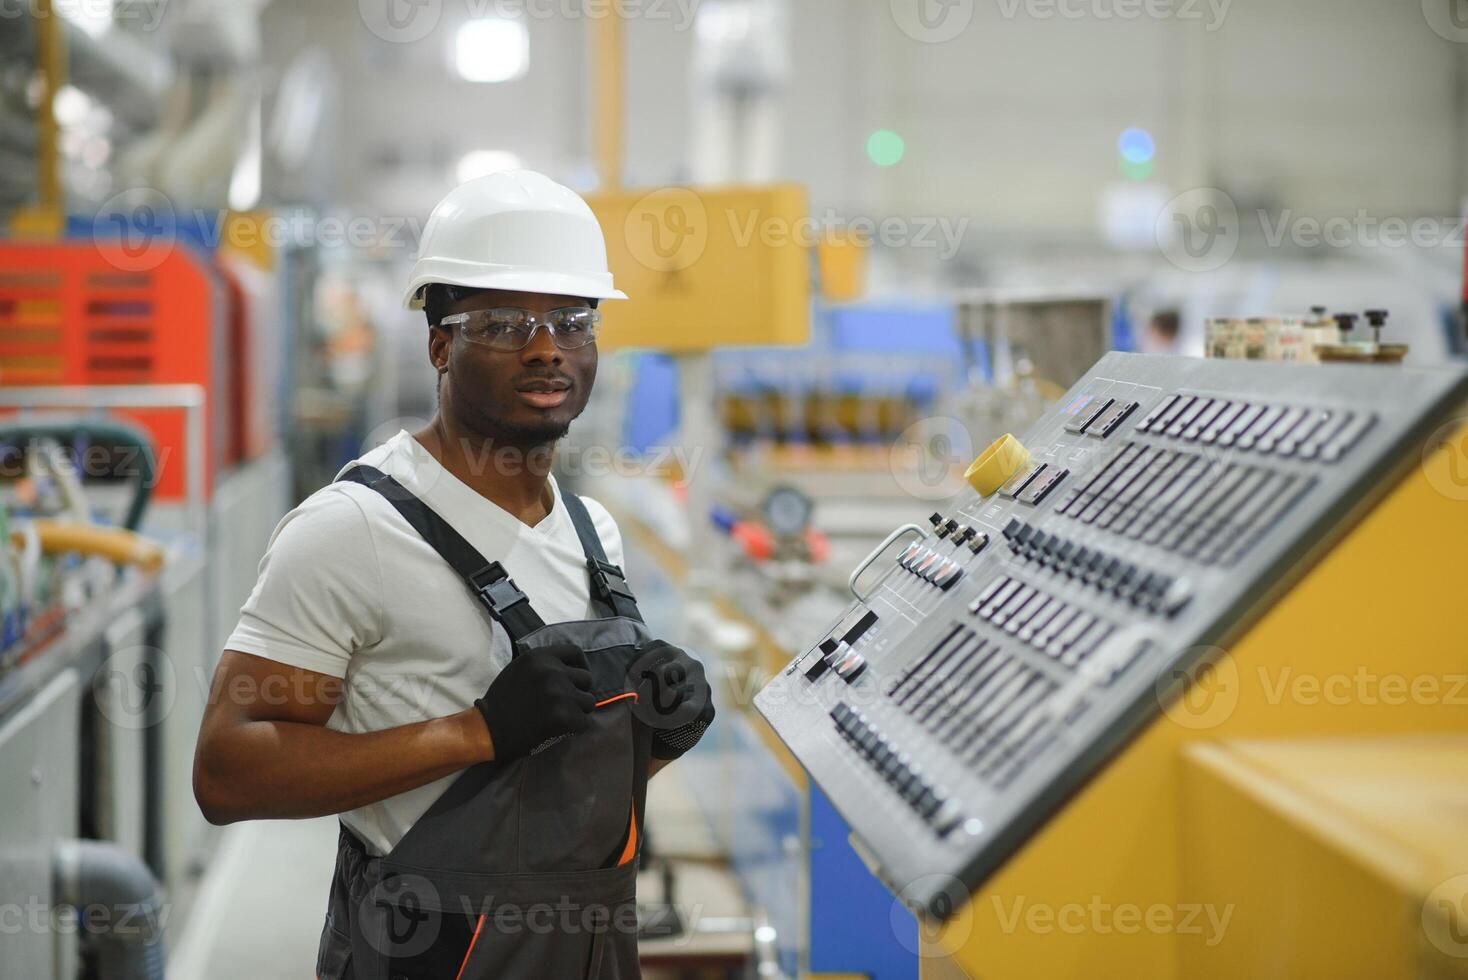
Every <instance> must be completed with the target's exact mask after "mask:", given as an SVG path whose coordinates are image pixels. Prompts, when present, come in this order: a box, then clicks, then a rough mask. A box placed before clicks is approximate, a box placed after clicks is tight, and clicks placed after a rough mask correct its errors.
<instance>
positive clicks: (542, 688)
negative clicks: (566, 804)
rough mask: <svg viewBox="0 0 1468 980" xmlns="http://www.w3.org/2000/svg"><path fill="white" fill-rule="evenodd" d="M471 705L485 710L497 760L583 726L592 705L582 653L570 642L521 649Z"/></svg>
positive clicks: (528, 750) (588, 720) (526, 751)
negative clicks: (542, 647) (540, 647)
mask: <svg viewBox="0 0 1468 980" xmlns="http://www.w3.org/2000/svg"><path fill="white" fill-rule="evenodd" d="M474 706H475V707H476V708H478V709H479V713H480V714H481V715H483V716H484V724H485V727H487V728H488V729H489V738H490V741H491V742H492V743H493V750H492V751H493V753H494V761H496V762H509V761H510V760H512V759H518V758H520V757H522V756H526V755H529V754H530V753H531V752H532V751H533V750H534V749H535V748H536V747H537V746H539V745H541V744H542V743H544V742H548V741H550V740H551V739H553V738H557V737H559V736H561V735H574V734H576V733H577V732H583V731H585V730H586V728H587V726H589V725H590V724H591V712H592V711H593V710H594V709H595V708H596V698H595V697H594V696H592V693H591V671H590V670H589V669H588V668H587V665H586V654H585V653H583V652H582V651H581V650H580V648H578V647H575V646H572V645H570V644H564V645H561V646H553V647H546V648H544V649H540V650H532V651H531V652H529V653H525V654H522V655H520V656H518V657H516V658H515V659H514V660H511V661H510V663H509V665H508V666H506V667H505V669H504V670H502V671H500V672H499V676H497V677H496V678H495V679H494V682H493V683H491V684H490V685H489V690H488V691H486V692H485V694H484V697H482V698H480V699H479V700H478V701H475V702H474Z"/></svg>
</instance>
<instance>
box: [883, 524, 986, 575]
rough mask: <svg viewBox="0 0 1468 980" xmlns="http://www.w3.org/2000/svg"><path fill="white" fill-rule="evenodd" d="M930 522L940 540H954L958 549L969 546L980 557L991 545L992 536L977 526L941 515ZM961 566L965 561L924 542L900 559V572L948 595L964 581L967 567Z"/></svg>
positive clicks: (912, 545) (903, 553)
mask: <svg viewBox="0 0 1468 980" xmlns="http://www.w3.org/2000/svg"><path fill="white" fill-rule="evenodd" d="M928 520H930V521H932V523H933V528H934V535H935V536H936V537H937V538H939V539H943V538H949V537H950V536H951V539H952V543H953V544H954V545H955V547H962V546H963V545H965V544H966V545H968V549H969V551H971V552H973V553H974V554H976V555H977V554H978V553H979V552H980V551H983V550H984V546H985V545H987V544H988V543H989V536H988V535H987V534H984V533H983V532H981V531H980V530H979V529H978V528H976V527H974V526H973V525H969V524H959V523H958V522H957V521H955V520H953V519H952V518H949V519H948V520H946V521H945V520H944V519H943V515H941V514H934V515H933V516H932V517H930V518H928ZM923 540H926V539H923ZM960 562H961V559H955V558H953V557H952V556H951V555H944V554H943V553H942V552H940V551H938V550H937V549H936V548H932V547H929V546H928V545H925V544H924V543H923V541H922V540H919V541H914V542H913V543H912V544H910V545H908V546H907V547H906V548H904V549H903V550H902V553H901V554H899V555H898V556H897V565H898V567H899V568H902V569H904V570H905V571H909V572H911V573H912V574H914V575H916V576H917V577H918V578H921V579H923V580H924V581H927V582H930V583H932V584H933V585H936V586H937V587H938V588H940V589H942V590H943V591H944V592H947V591H948V590H949V589H951V588H953V586H954V585H955V584H957V582H958V580H959V579H961V578H963V565H962V564H961V563H960Z"/></svg>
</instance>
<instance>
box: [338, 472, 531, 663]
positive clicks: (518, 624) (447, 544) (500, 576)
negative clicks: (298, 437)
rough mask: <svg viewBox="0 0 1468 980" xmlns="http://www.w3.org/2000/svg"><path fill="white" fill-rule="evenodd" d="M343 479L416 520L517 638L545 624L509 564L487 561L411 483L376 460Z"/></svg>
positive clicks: (415, 525) (425, 536)
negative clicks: (376, 465) (405, 483)
mask: <svg viewBox="0 0 1468 980" xmlns="http://www.w3.org/2000/svg"><path fill="white" fill-rule="evenodd" d="M341 479H343V480H350V481H351V482H353V483H360V484H362V485H363V486H364V487H370V488H372V489H373V490H376V491H377V492H378V493H380V494H382V496H383V497H384V498H386V500H387V502H388V503H390V504H392V505H393V507H394V508H396V510H397V512H398V513H399V514H402V515H403V518H404V519H405V520H406V521H407V522H408V523H409V524H411V525H412V526H413V530H415V531H417V532H418V533H419V534H420V535H422V537H423V540H424V541H427V542H428V544H429V546H430V547H432V548H433V550H434V551H436V552H438V554H439V556H440V557H441V558H443V560H444V561H446V562H448V563H449V565H450V566H451V567H452V568H453V570H454V571H456V572H458V573H459V577H460V578H462V579H463V580H464V584H466V585H467V586H468V587H469V591H470V592H472V593H473V594H474V597H475V598H476V599H478V600H479V602H480V603H481V604H482V605H483V606H484V608H485V609H486V610H487V611H488V612H489V614H490V616H492V617H494V621H495V622H497V623H499V624H500V625H501V626H503V627H504V628H505V632H506V633H508V634H510V639H511V640H512V641H518V640H520V639H522V638H524V637H526V636H529V635H530V634H531V633H533V632H535V631H536V630H538V629H540V628H541V627H542V626H544V625H545V623H544V621H543V620H541V618H540V615H539V614H538V613H536V611H535V610H534V609H533V608H531V605H530V599H529V597H528V596H526V595H525V593H524V592H521V591H520V587H519V586H518V585H516V584H515V580H514V579H512V578H510V574H509V572H506V571H505V567H504V566H503V565H501V564H500V563H499V562H497V561H485V560H484V556H483V555H481V554H480V553H479V552H478V551H476V550H475V549H474V546H473V545H471V544H470V543H469V542H468V541H465V540H464V536H463V535H461V534H460V533H459V532H458V531H455V530H454V529H453V527H452V526H451V525H450V524H449V522H448V521H446V520H444V519H443V518H442V517H440V516H439V515H438V514H437V513H436V512H435V511H434V510H433V508H431V507H429V506H428V505H427V504H425V503H424V502H423V501H421V500H419V499H418V498H417V497H416V496H415V495H414V494H413V492H412V491H411V490H409V489H408V488H407V487H405V486H403V485H402V484H401V483H399V482H398V481H397V480H394V479H393V478H392V477H390V476H388V475H387V474H386V473H384V472H382V471H381V470H379V469H376V468H374V467H371V466H354V467H352V468H351V469H350V470H348V471H347V472H345V473H343V474H342V475H341Z"/></svg>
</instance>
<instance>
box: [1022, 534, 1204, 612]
mask: <svg viewBox="0 0 1468 980" xmlns="http://www.w3.org/2000/svg"><path fill="white" fill-rule="evenodd" d="M1004 538H1005V540H1006V541H1008V542H1009V549H1010V550H1011V551H1013V552H1014V553H1015V555H1017V556H1018V557H1019V558H1021V559H1025V560H1028V561H1033V562H1035V563H1037V564H1039V565H1040V566H1041V567H1043V568H1049V569H1053V570H1054V571H1056V572H1059V573H1061V574H1062V575H1065V576H1066V577H1067V578H1072V579H1075V580H1077V581H1079V582H1081V583H1083V584H1085V585H1089V586H1091V587H1092V588H1094V589H1096V590H1098V591H1100V592H1105V593H1109V594H1111V595H1114V596H1116V597H1117V598H1118V599H1121V600H1123V601H1126V602H1130V603H1131V604H1132V605H1134V606H1136V607H1138V608H1140V609H1146V610H1148V611H1149V612H1154V613H1162V614H1164V615H1167V616H1176V615H1177V614H1178V613H1179V612H1180V611H1181V610H1182V609H1183V607H1184V606H1186V605H1187V604H1188V602H1189V600H1190V599H1192V595H1193V592H1192V587H1191V586H1189V585H1188V582H1187V580H1186V579H1180V578H1174V577H1173V576H1171V575H1164V574H1163V573H1161V572H1151V571H1147V570H1146V569H1145V568H1143V567H1142V566H1140V565H1137V564H1135V563H1133V562H1130V561H1127V560H1126V559H1125V558H1119V557H1117V556H1115V555H1112V554H1109V553H1107V552H1105V551H1103V550H1101V549H1100V548H1094V547H1091V546H1089V545H1082V544H1080V543H1078V542H1076V541H1073V540H1071V539H1070V538H1066V537H1063V536H1061V535H1059V534H1054V533H1051V532H1049V531H1042V530H1040V529H1039V528H1037V527H1034V526H1033V525H1030V524H1026V523H1025V522H1024V521H1021V520H1019V519H1018V518H1014V519H1011V520H1010V522H1009V523H1008V524H1007V525H1005V527H1004Z"/></svg>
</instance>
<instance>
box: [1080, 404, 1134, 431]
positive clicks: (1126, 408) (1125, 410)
mask: <svg viewBox="0 0 1468 980" xmlns="http://www.w3.org/2000/svg"><path fill="white" fill-rule="evenodd" d="M1136 410H1137V403H1136V402H1132V401H1123V402H1117V403H1115V404H1114V405H1112V406H1111V407H1110V408H1108V409H1107V410H1106V411H1105V412H1103V413H1102V414H1101V415H1100V417H1098V418H1097V419H1096V420H1095V421H1094V422H1092V423H1091V424H1090V425H1089V426H1087V427H1086V435H1088V436H1092V437H1094V438H1097V439H1105V438H1106V437H1107V436H1109V435H1111V433H1113V432H1115V431H1116V430H1117V427H1118V426H1120V425H1121V423H1123V422H1125V421H1126V419H1127V417H1128V416H1129V415H1131V414H1132V413H1133V412H1135V411H1136Z"/></svg>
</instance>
